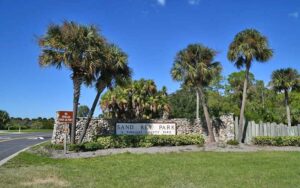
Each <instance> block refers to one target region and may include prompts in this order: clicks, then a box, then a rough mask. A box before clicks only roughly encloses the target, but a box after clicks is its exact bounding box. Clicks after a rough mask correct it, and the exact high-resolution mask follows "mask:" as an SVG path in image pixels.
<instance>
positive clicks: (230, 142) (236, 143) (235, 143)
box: [226, 140, 239, 146]
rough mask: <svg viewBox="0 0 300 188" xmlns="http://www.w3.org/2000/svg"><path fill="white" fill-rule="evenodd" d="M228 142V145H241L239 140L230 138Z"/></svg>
mask: <svg viewBox="0 0 300 188" xmlns="http://www.w3.org/2000/svg"><path fill="white" fill-rule="evenodd" d="M226 143H227V144H228V145H233V146H237V145H239V142H238V141H237V140H228V141H227V142H226Z"/></svg>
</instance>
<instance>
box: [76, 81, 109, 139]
mask: <svg viewBox="0 0 300 188" xmlns="http://www.w3.org/2000/svg"><path fill="white" fill-rule="evenodd" d="M104 89H105V85H104V84H101V85H100V86H99V87H98V91H97V94H96V96H95V99H94V102H93V105H92V107H91V109H90V111H89V114H88V116H87V120H86V122H85V124H84V127H83V130H82V133H81V135H80V138H79V140H78V143H79V144H80V143H82V141H83V138H84V137H85V135H86V130H87V128H88V127H89V125H90V122H91V120H92V118H93V115H94V112H95V109H96V106H97V104H98V102H99V99H100V96H101V93H102V92H103V90H104Z"/></svg>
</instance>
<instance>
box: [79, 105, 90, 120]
mask: <svg viewBox="0 0 300 188" xmlns="http://www.w3.org/2000/svg"><path fill="white" fill-rule="evenodd" d="M89 111H90V109H89V107H88V106H86V105H80V106H79V107H78V113H77V116H78V117H87V116H88V113H89Z"/></svg>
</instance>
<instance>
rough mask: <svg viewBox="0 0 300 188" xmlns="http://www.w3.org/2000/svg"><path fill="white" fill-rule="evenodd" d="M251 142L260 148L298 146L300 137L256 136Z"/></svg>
mask: <svg viewBox="0 0 300 188" xmlns="http://www.w3.org/2000/svg"><path fill="white" fill-rule="evenodd" d="M252 142H253V143H254V144H255V145H262V146H265V145H267V146H300V136H257V137H254V138H253V140H252Z"/></svg>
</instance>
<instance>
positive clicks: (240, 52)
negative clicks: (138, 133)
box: [227, 29, 273, 142]
mask: <svg viewBox="0 0 300 188" xmlns="http://www.w3.org/2000/svg"><path fill="white" fill-rule="evenodd" d="M272 55H273V51H272V50H271V49H270V48H269V44H268V40H267V38H266V37H265V36H263V35H262V34H261V33H260V32H258V31H257V30H255V29H246V30H244V31H241V32H240V33H238V34H237V35H236V36H235V38H234V40H233V42H232V43H231V44H230V46H229V50H228V54H227V57H228V59H229V61H231V62H234V64H235V66H236V67H237V68H238V69H240V68H242V67H245V68H246V69H245V71H246V74H245V80H244V86H243V98H242V105H241V110H240V119H239V135H238V141H239V142H241V141H242V137H243V124H244V111H245V105H246V99H247V85H248V82H249V71H250V68H251V65H252V63H253V61H254V60H256V61H257V62H266V61H268V60H269V59H270V58H271V57H272Z"/></svg>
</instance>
